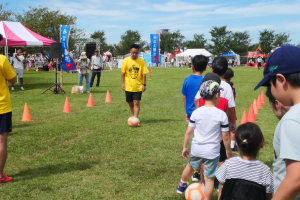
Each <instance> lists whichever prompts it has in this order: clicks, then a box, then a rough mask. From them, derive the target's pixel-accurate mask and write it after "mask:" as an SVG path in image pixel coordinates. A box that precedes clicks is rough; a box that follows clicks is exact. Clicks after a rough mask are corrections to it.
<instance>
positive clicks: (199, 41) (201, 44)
mask: <svg viewBox="0 0 300 200" xmlns="http://www.w3.org/2000/svg"><path fill="white" fill-rule="evenodd" d="M206 45H207V40H206V39H205V38H204V35H203V34H196V33H195V34H194V38H193V40H187V41H185V42H184V43H183V46H184V47H186V48H188V49H199V48H206Z"/></svg>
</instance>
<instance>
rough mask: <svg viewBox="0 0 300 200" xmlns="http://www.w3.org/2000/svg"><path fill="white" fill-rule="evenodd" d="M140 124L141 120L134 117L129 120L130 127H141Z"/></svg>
mask: <svg viewBox="0 0 300 200" xmlns="http://www.w3.org/2000/svg"><path fill="white" fill-rule="evenodd" d="M139 123H140V120H139V119H138V118H136V117H134V116H132V117H129V119H128V120H127V124H128V126H131V127H136V126H138V125H139Z"/></svg>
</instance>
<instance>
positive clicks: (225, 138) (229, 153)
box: [222, 131, 234, 158]
mask: <svg viewBox="0 0 300 200" xmlns="http://www.w3.org/2000/svg"><path fill="white" fill-rule="evenodd" d="M222 138H223V142H224V146H225V149H226V152H227V158H232V157H233V156H234V154H233V153H232V151H231V148H230V142H231V140H230V135H229V131H226V132H222Z"/></svg>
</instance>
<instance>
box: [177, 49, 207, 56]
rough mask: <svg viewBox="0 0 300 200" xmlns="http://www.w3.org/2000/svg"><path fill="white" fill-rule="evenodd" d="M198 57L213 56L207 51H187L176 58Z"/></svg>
mask: <svg viewBox="0 0 300 200" xmlns="http://www.w3.org/2000/svg"><path fill="white" fill-rule="evenodd" d="M197 55H202V56H206V57H209V56H212V54H211V53H209V52H208V51H207V50H206V49H187V50H186V51H184V52H183V53H179V54H177V55H176V57H189V56H191V57H194V56H197Z"/></svg>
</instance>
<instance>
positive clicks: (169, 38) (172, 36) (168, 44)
mask: <svg viewBox="0 0 300 200" xmlns="http://www.w3.org/2000/svg"><path fill="white" fill-rule="evenodd" d="M184 38H185V37H184V36H183V35H182V34H181V33H180V31H179V30H177V31H174V32H173V33H169V34H161V35H160V52H161V53H162V54H163V53H165V52H166V53H174V52H175V50H176V49H177V47H178V45H180V46H183V40H184Z"/></svg>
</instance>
